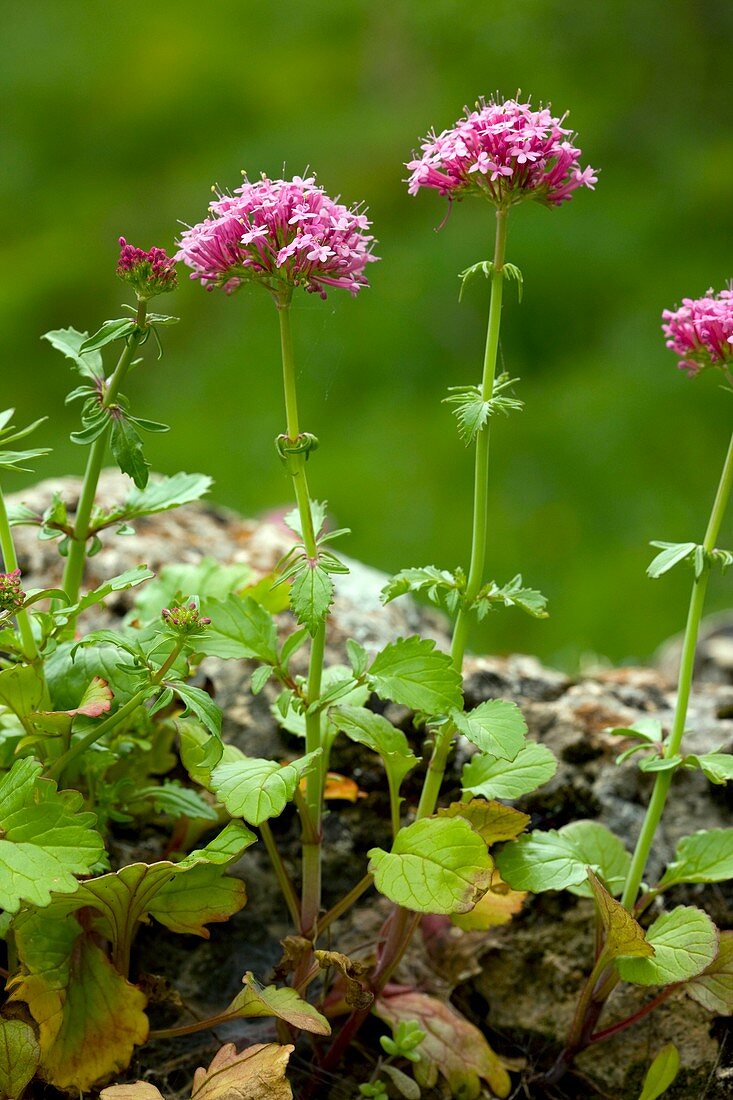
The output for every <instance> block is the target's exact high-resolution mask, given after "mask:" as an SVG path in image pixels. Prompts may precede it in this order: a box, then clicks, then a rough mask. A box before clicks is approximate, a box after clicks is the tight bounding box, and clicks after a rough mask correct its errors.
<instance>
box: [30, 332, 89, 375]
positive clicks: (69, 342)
mask: <svg viewBox="0 0 733 1100" xmlns="http://www.w3.org/2000/svg"><path fill="white" fill-rule="evenodd" d="M41 339H43V340H48V342H49V344H51V346H52V347H54V348H56V350H57V351H60V352H61V354H62V355H65V356H66V358H67V359H71V360H72V362H73V363H74V365H75V367H76V369H77V370H78V371H79V374H81V375H83V377H84V378H89V379H91V380H92V381H95V382H96V381H99V380H100V379H103V378H104V367H103V365H102V356H101V355H100V354H99V352H98V351H85V352H83V353H82V351H81V348H82V346H83V345H84V344H85V342H86V341H87V340H88V339H89V334H88V333H86V332H77V331H76V329H73V328H60V329H56V330H54V331H53V332H46V333H44V335H43V336H42V337H41Z"/></svg>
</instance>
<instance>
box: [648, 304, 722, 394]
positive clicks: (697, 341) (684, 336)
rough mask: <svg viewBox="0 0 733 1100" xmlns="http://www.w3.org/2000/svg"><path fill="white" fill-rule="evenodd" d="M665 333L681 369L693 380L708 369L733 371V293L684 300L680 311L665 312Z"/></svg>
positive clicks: (666, 310)
mask: <svg viewBox="0 0 733 1100" xmlns="http://www.w3.org/2000/svg"><path fill="white" fill-rule="evenodd" d="M662 321H663V322H664V323H663V325H662V331H663V332H664V335H665V336H666V338H667V347H668V348H671V350H672V351H673V352H674V353H675V354H676V355H678V356H679V362H678V364H677V366H678V367H679V368H680V370H684V371H687V373H688V375H689V376H690V377H691V378H692V377H694V376H695V375H696V374H699V373H700V371H701V370H704V368H705V367H719V368H720V369H722V370H724V371H729V370H730V368H731V365H732V364H733V290H721V291H720V293H719V294H715V293H713V291H712V289H711V290H709V291H708V292H707V294H706V295H705V296H704V297H703V298H683V299H682V305H681V306H680V307H679V309H675V310H671V309H665V310H664V312H663V313H662Z"/></svg>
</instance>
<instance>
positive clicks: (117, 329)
mask: <svg viewBox="0 0 733 1100" xmlns="http://www.w3.org/2000/svg"><path fill="white" fill-rule="evenodd" d="M135 328H136V325H135V322H134V321H132V320H131V319H130V318H129V317H120V318H118V319H117V320H115V321H105V322H104V323H103V324H102V325H101V326H100V327H99V328H98V329H97V331H96V332H95V333H94V335H93V336H89V337H87V339H85V340H84V342H83V343H82V345H81V346H80V348H79V354H80V355H88V354H89V352H90V351H99V349H100V348H103V347H104V346H105V344H111V343H112V342H113V341H114V340H124V339H125V338H126V337H127V336H130V335H131V333H133V332H134V331H135Z"/></svg>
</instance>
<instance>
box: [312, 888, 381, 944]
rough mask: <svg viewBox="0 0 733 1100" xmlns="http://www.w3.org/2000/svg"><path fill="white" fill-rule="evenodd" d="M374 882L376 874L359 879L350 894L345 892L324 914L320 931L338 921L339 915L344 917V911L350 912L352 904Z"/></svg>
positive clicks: (319, 924) (320, 921) (320, 923)
mask: <svg viewBox="0 0 733 1100" xmlns="http://www.w3.org/2000/svg"><path fill="white" fill-rule="evenodd" d="M373 882H374V875H369V874H367V875H364V878H361V879H359V881H358V882H357V884H356V886H354V887H352V889H351V890H349V892H348V894H344V896H343V897H342V898H341V900H340V901H337V902H336V904H335V905H334V906H333V908H332V909H329V910H328V912H327V913H326V914H324V916H322V917H321V919H320V920H319V922H318V933H319V935H320V933H322V932H325V930H326V929H327V928H330V926H331V925H332V924H333V923H334V921H337V920H338V919H339V917H342V916H343V915H344V913H348V911H349V909H351V906H352V905H354V903H355V902H357V901H358V900H359V898H360V897H361V895H362V894H365V893H366V891H367V890H368V889H369V887H370V886H371V885H372V883H373Z"/></svg>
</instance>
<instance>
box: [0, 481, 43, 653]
mask: <svg viewBox="0 0 733 1100" xmlns="http://www.w3.org/2000/svg"><path fill="white" fill-rule="evenodd" d="M0 552H1V553H2V556H3V565H4V568H5V572H6V573H13V572H14V571H15V570H16V569H17V568H18V556H17V554H16V552H15V543H14V542H13V532H12V529H11V527H10V520H9V518H8V510H7V508H6V507H5V498H4V497H3V492H2V489H0ZM15 621H16V622H17V624H18V630H19V632H20V640H21V643H22V645H23V655H24V656H25V657H26V658H27V659H28V660H29V661H30V662H31V663H32V662H34V661H37V660H38V646H37V645H36V639H35V637H34V634H33V627H32V626H31V618H30V615H29V614H28V612H27V611H26V610H25V609H24V608H20V610H19V611H16V613H15Z"/></svg>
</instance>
